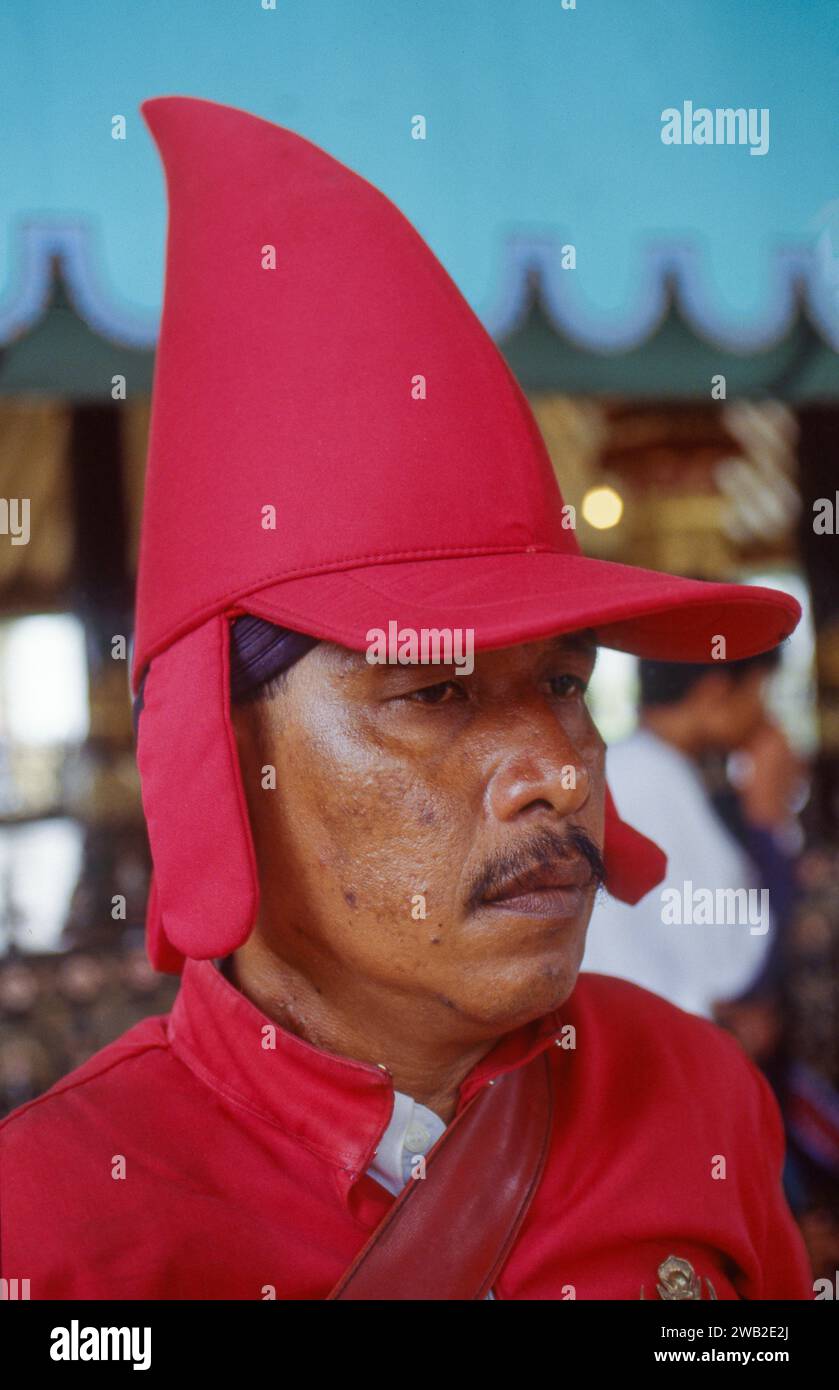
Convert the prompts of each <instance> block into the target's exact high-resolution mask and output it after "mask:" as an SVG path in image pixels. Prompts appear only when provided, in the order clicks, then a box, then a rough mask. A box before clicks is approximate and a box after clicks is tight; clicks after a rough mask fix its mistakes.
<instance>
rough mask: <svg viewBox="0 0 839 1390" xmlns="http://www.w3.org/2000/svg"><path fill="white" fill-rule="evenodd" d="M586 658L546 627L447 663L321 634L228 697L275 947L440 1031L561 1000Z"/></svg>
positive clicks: (583, 763) (585, 876) (594, 748)
mask: <svg viewBox="0 0 839 1390" xmlns="http://www.w3.org/2000/svg"><path fill="white" fill-rule="evenodd" d="M594 658H595V648H594V646H593V644H592V643H591V642H590V641H589V640H588V638H587V637H586V636H572V637H566V638H554V639H551V640H546V641H538V642H531V643H528V644H525V645H522V646H516V647H508V648H505V649H503V650H500V651H494V652H478V653H476V656H475V669H474V671H473V672H472V674H471V675H468V676H461V675H459V674H458V672H457V670H456V668H455V667H449V666H440V665H424V666H423V665H412V666H408V665H404V666H400V665H395V666H380V665H378V666H377V665H370V664H368V662H367V661H366V659H365V656H364V654H363V653H355V652H350V651H348V650H347V649H345V648H342V647H338V646H335V645H332V644H330V643H326V642H324V643H321V644H320V645H319V646H317V647H316V648H314V650H313V651H311V652H310V653H309V654H308V655H307V656H306V657H304V658H303V659H302V660H300V661H299V662H298V663H297V664H296V665H295V666H294V667H293V668H292V669H291V671H290V672H289V673H288V676H287V678H286V682H285V685H284V686H283V688H282V689H281V690H280V691H279V692H278V693H277V694H276V695H274V696H273V697H272V698H271V699H269V700H265V701H258V702H255V703H252V704H247V705H244V706H239V707H234V715H233V718H234V725H235V728H236V732H237V738H238V743H239V755H240V762H241V766H242V771H243V777H244V782H245V789H246V795H247V800H248V806H249V810H250V817H251V824H252V827H253V832H254V842H255V847H256V854H257V861H258V866H259V877H260V885H261V910H260V918H259V923H258V926H257V931H258V932H260V933H261V934H262V935H263V937H264V938H266V939H267V940H268V941H269V943H270V945H271V948H272V949H273V950H274V951H276V953H277V954H278V955H279V956H280V957H281V958H282V959H283V960H284V961H285V962H287V963H288V964H289V965H290V966H291V967H292V969H293V970H299V971H300V972H301V974H303V976H304V977H305V978H306V979H307V980H308V981H309V982H310V983H311V984H313V985H314V986H315V988H316V989H317V990H318V991H319V992H320V993H322V994H324V995H325V996H327V997H330V996H331V997H332V998H333V999H334V1000H335V1001H336V1002H338V1001H339V1000H340V1001H343V1004H344V1006H346V1003H347V1000H349V999H357V1000H358V1001H365V1002H366V1005H368V1006H370V1007H374V1006H375V1007H377V1008H385V1009H390V1010H392V1011H393V1012H394V1015H396V1014H397V1013H398V1016H399V1017H400V1019H403V1020H406V1021H408V1022H409V1021H410V1019H411V1017H415V1018H416V1019H417V1023H418V1025H420V1024H421V1026H422V1027H423V1028H428V1027H429V1026H435V1027H436V1028H437V1029H438V1031H439V1033H440V1034H441V1035H443V1036H448V1035H451V1037H452V1038H455V1037H457V1038H459V1039H464V1038H467V1039H468V1038H472V1039H480V1038H483V1037H490V1036H493V1035H497V1034H498V1033H499V1032H504V1031H507V1030H508V1029H510V1028H513V1027H516V1026H518V1025H519V1024H521V1023H523V1022H526V1021H527V1020H529V1019H532V1018H536V1017H538V1016H540V1015H541V1014H543V1013H545V1012H546V1011H547V1010H549V1009H551V1008H556V1007H558V1006H559V1005H560V1004H561V1003H562V1002H563V1001H564V1000H565V999H566V998H567V997H568V995H569V994H570V992H571V990H572V989H573V987H574V982H575V979H576V976H577V972H578V969H579V965H580V961H581V959H582V954H583V947H584V942H585V932H586V927H587V925H588V919H589V915H590V913H591V909H592V905H593V900H594V894H595V891H596V887H597V881H598V871H599V870H601V869H602V866H601V865H600V864H599V863H598V851H599V850H601V849H602V845H603V828H604V745H603V741H602V739H601V738H600V735H599V734H598V733H597V730H596V729H595V727H594V724H593V722H592V719H591V717H590V715H589V712H588V709H587V707H586V704H585V701H584V691H585V687H586V685H587V683H588V680H589V678H590V676H591V671H592V668H593V665H594ZM267 767H274V768H276V789H275V790H271V789H270V788H269V787H263V782H267V781H269V780H270V774H269V776H268V777H266V774H265V769H266V768H267ZM593 866H594V871H593ZM359 1006H361V1003H360V1004H359ZM411 1010H413V1014H412V1013H411Z"/></svg>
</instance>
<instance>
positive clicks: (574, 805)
mask: <svg viewBox="0 0 839 1390" xmlns="http://www.w3.org/2000/svg"><path fill="white" fill-rule="evenodd" d="M591 790H592V774H591V769H590V767H589V765H588V763H587V762H586V760H585V759H584V758H583V756H582V754H581V752H580V750H579V749H578V748H577V747H576V745H575V744H574V743H573V742H572V741H571V740H570V739H569V738H568V737H567V735H565V734H564V732H563V731H562V729H558V728H557V727H556V725H554V726H553V728H552V730H551V731H550V732H548V731H547V730H545V733H544V737H542V738H539V739H538V740H537V739H534V738H533V737H532V736H531V737H530V738H529V739H528V741H527V746H526V747H519V748H518V749H516V750H515V751H511V752H510V753H509V754H508V755H507V756H505V757H504V758H502V760H501V761H500V762H499V763H498V764H497V765H496V767H495V768H494V769H493V772H492V776H491V777H490V779H489V782H488V784H487V790H486V806H487V810H488V812H489V814H490V816H491V817H492V818H493V819H494V820H498V821H510V820H514V819H517V818H520V817H523V816H527V817H530V816H539V815H541V814H543V813H544V812H545V811H546V810H549V811H553V812H555V813H556V814H557V815H560V816H563V817H564V816H572V815H576V814H578V813H579V812H580V811H581V810H582V809H583V807H584V806H585V804H586V802H587V801H588V799H589V796H590V795H591Z"/></svg>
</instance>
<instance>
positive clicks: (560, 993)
mask: <svg viewBox="0 0 839 1390" xmlns="http://www.w3.org/2000/svg"><path fill="white" fill-rule="evenodd" d="M581 959H582V951H580V952H577V951H574V952H573V953H568V952H562V953H561V954H553V955H550V956H545V957H543V958H542V959H541V960H528V961H526V962H524V961H521V960H516V961H512V962H510V964H509V965H508V966H507V967H506V968H505V969H504V970H503V972H499V971H498V970H497V969H496V970H494V971H493V972H492V975H491V978H488V979H487V980H486V984H485V987H484V988H483V989H479V990H474V991H471V992H470V997H469V998H468V999H464V1000H462V1001H459V1000H453V1001H452V1002H453V1003H454V1004H455V1007H456V1008H458V1009H459V1011H460V1012H461V1013H462V1014H463V1015H465V1016H466V1017H468V1018H469V1019H470V1021H472V1022H473V1023H475V1024H477V1025H478V1026H479V1027H480V1028H481V1030H482V1031H483V1030H486V1031H487V1032H489V1033H491V1034H495V1035H500V1034H501V1033H509V1032H512V1030H513V1029H514V1028H521V1027H522V1026H523V1025H524V1024H526V1023H531V1022H532V1021H533V1020H534V1019H536V1018H541V1017H542V1015H543V1014H547V1013H550V1012H551V1011H552V1010H554V1009H559V1008H561V1007H562V1005H563V1004H564V1003H565V1002H566V1000H567V999H568V998H569V997H570V995H571V993H572V991H573V989H574V986H575V985H576V983H577V976H578V974H579V971H580V961H581Z"/></svg>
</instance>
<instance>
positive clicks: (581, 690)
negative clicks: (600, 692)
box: [548, 674, 588, 700]
mask: <svg viewBox="0 0 839 1390" xmlns="http://www.w3.org/2000/svg"><path fill="white" fill-rule="evenodd" d="M548 684H549V685H550V687H551V690H552V691H553V693H554V695H558V696H559V697H560V699H563V700H565V699H568V698H569V696H573V695H579V696H580V697H581V698H582V696H584V695H585V693H586V689H587V688H588V682H587V681H584V680H583V679H582V677H581V676H572V675H569V674H565V675H562V676H551V678H550V680H549V682H548Z"/></svg>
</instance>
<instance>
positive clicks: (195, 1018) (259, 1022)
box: [168, 959, 561, 1190]
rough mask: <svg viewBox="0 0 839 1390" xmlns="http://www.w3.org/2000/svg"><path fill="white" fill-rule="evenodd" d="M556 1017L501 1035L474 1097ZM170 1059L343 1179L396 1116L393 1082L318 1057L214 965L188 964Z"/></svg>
mask: <svg viewBox="0 0 839 1390" xmlns="http://www.w3.org/2000/svg"><path fill="white" fill-rule="evenodd" d="M560 1028H561V1024H560V1020H559V1017H558V1014H557V1013H556V1012H552V1013H549V1014H545V1015H544V1017H542V1018H539V1019H536V1020H535V1021H534V1022H532V1023H528V1024H526V1025H525V1026H524V1027H522V1028H519V1029H516V1030H515V1031H513V1032H512V1033H507V1034H506V1035H505V1036H504V1037H502V1038H501V1039H500V1040H499V1042H497V1043H496V1044H495V1046H494V1047H493V1048H492V1049H491V1050H490V1051H489V1052H488V1053H487V1054H486V1056H485V1057H483V1058H482V1059H481V1060H480V1062H478V1063H477V1064H476V1065H475V1066H474V1067H473V1068H472V1070H471V1071H470V1072H469V1073H468V1075H467V1076H466V1077H465V1078H464V1080H463V1082H462V1083H461V1086H460V1091H459V1093H458V1102H457V1111H456V1113H457V1114H459V1113H460V1111H461V1110H462V1109H463V1107H464V1106H465V1105H466V1103H467V1102H468V1101H469V1100H470V1099H471V1098H472V1096H473V1095H474V1094H475V1092H476V1091H478V1090H480V1088H481V1087H482V1086H484V1085H486V1084H487V1083H488V1082H489V1081H492V1080H494V1079H495V1078H496V1077H499V1076H503V1075H504V1073H505V1072H509V1071H513V1070H514V1069H515V1068H517V1067H520V1066H523V1065H524V1064H525V1063H526V1062H529V1061H530V1060H531V1058H533V1057H535V1056H536V1055H537V1053H539V1052H542V1051H544V1049H545V1048H546V1047H548V1046H550V1044H551V1043H552V1042H554V1041H555V1040H557V1038H558V1035H559V1032H560ZM168 1035H169V1042H170V1046H171V1048H172V1051H173V1052H174V1053H175V1054H176V1056H178V1057H179V1058H180V1060H181V1061H182V1062H184V1063H185V1065H186V1066H188V1067H189V1068H190V1070H191V1071H192V1072H193V1073H194V1074H195V1075H196V1076H198V1077H199V1078H200V1079H201V1080H202V1081H203V1082H205V1084H206V1085H208V1086H210V1087H212V1089H213V1090H215V1091H217V1092H218V1093H219V1094H221V1095H224V1096H226V1097H227V1099H228V1100H230V1101H232V1102H233V1103H234V1104H238V1105H241V1106H244V1107H245V1108H246V1109H248V1110H250V1111H251V1112H252V1113H254V1114H257V1115H259V1116H260V1117H261V1118H262V1119H263V1120H264V1121H266V1123H268V1124H270V1125H274V1126H275V1127H276V1128H278V1129H281V1130H283V1131H284V1133H285V1134H287V1135H289V1136H290V1137H291V1138H292V1139H294V1140H296V1141H297V1142H298V1143H300V1144H302V1145H303V1146H304V1147H305V1148H307V1149H309V1150H310V1151H311V1152H313V1153H316V1154H317V1155H318V1156H319V1157H320V1158H322V1159H325V1160H326V1161H327V1162H328V1163H330V1164H332V1165H333V1166H334V1167H335V1168H337V1169H339V1170H340V1171H341V1172H342V1173H343V1175H344V1179H345V1181H344V1183H342V1186H343V1187H344V1188H345V1190H346V1189H347V1188H348V1187H349V1185H351V1184H352V1183H353V1182H355V1180H356V1179H357V1178H358V1177H360V1176H361V1174H362V1173H364V1172H366V1170H367V1168H368V1167H369V1166H370V1164H371V1162H372V1160H373V1155H374V1153H375V1151H376V1147H377V1145H378V1143H379V1141H380V1140H381V1137H382V1135H383V1134H384V1132H385V1130H386V1129H387V1126H388V1123H389V1121H390V1117H391V1113H392V1111H393V1102H394V1086H393V1079H392V1077H391V1075H390V1073H389V1072H388V1071H387V1070H386V1069H384V1068H383V1067H379V1066H376V1065H374V1064H372V1063H369V1062H359V1061H355V1060H354V1059H352V1058H349V1057H339V1056H337V1055H336V1054H335V1053H331V1052H325V1051H324V1050H323V1049H322V1048H319V1047H315V1046H313V1045H312V1044H311V1043H308V1042H305V1041H304V1040H303V1039H302V1038H299V1037H297V1036H296V1035H295V1034H294V1033H290V1032H288V1030H287V1029H284V1028H282V1027H281V1026H280V1025H279V1024H278V1023H276V1022H275V1021H274V1020H272V1019H270V1018H268V1017H267V1015H266V1014H263V1013H262V1012H261V1010H260V1009H258V1008H257V1007H256V1005H255V1004H253V1003H252V1002H251V1001H250V1000H249V999H248V998H247V997H246V996H245V995H244V994H243V993H242V992H241V990H239V989H237V988H236V986H235V985H234V984H232V983H231V981H230V980H228V979H227V978H226V977H225V976H224V975H223V974H222V973H221V971H220V970H219V969H218V968H217V967H216V965H215V964H214V963H213V962H212V961H211V960H193V959H188V960H187V961H186V963H185V965H184V969H183V975H182V979H181V985H180V989H179V991H178V994H177V997H176V999H175V1003H174V1005H173V1008H172V1011H171V1013H170V1015H169V1021H168Z"/></svg>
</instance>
